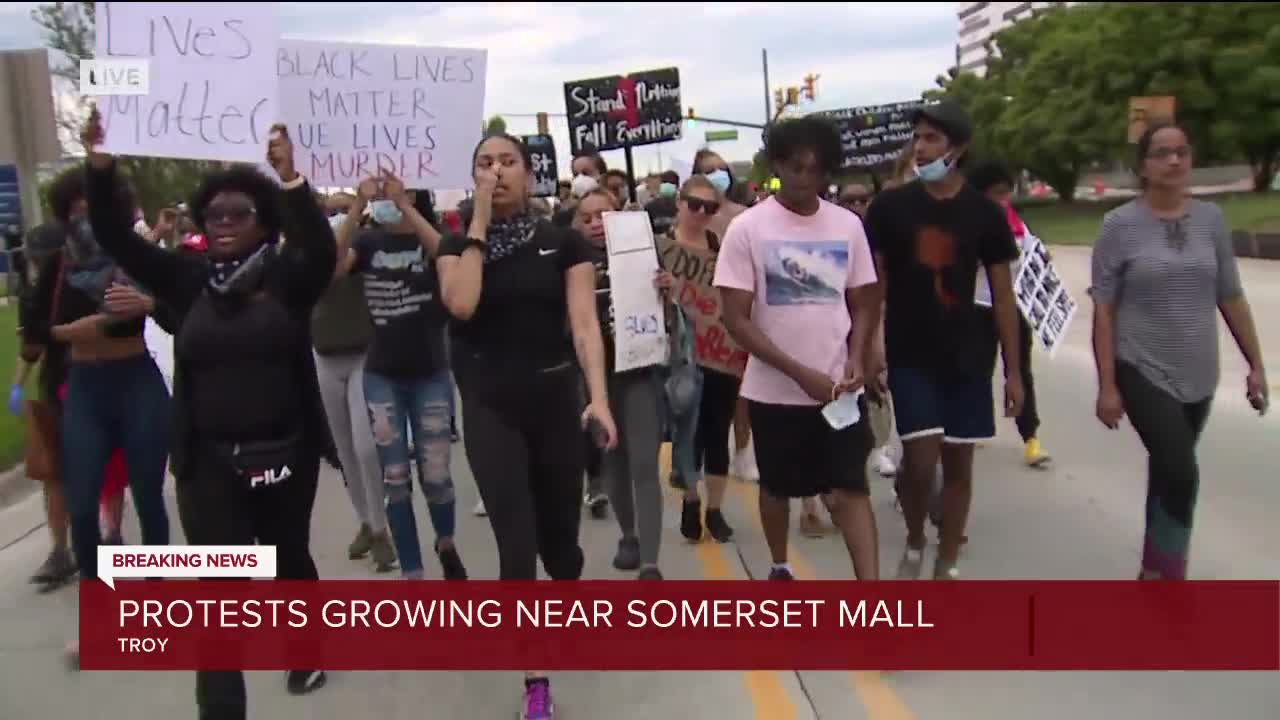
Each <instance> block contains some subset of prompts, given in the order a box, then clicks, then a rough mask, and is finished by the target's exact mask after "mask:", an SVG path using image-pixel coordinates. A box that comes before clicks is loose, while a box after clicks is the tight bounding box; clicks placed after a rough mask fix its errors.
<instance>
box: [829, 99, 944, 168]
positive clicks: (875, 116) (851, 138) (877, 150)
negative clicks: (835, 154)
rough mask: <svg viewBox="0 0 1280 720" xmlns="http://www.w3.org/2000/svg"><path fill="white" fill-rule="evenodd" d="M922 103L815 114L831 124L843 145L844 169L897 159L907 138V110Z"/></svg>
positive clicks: (909, 136) (864, 166)
mask: <svg viewBox="0 0 1280 720" xmlns="http://www.w3.org/2000/svg"><path fill="white" fill-rule="evenodd" d="M923 105H924V103H923V102H920V101H913V102H901V103H894V104H892V105H869V106H864V107H855V108H846V109H844V110H829V111H827V112H821V113H816V115H817V116H818V117H823V118H826V119H827V120H830V121H832V122H833V123H835V125H836V128H837V129H838V130H839V131H840V142H841V144H842V145H844V169H846V170H847V169H850V168H874V167H879V166H882V165H887V164H889V163H892V162H894V161H896V160H897V159H898V156H899V155H901V154H902V149H903V148H904V147H906V144H907V141H908V140H910V139H911V133H912V130H913V128H912V125H911V113H912V112H914V111H915V110H918V109H919V108H920V107H922V106H923Z"/></svg>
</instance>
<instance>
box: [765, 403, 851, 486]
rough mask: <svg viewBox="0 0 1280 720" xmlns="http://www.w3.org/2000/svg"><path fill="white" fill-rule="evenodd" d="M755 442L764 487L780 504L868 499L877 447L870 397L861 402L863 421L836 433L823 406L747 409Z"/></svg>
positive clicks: (770, 406) (766, 405)
mask: <svg viewBox="0 0 1280 720" xmlns="http://www.w3.org/2000/svg"><path fill="white" fill-rule="evenodd" d="M747 407H748V409H749V412H750V415H751V431H752V435H753V436H754V437H755V449H756V466H757V467H758V468H759V470H760V487H761V488H762V489H763V490H764V491H765V492H766V493H768V494H769V495H772V496H773V497H779V498H804V497H812V496H814V495H820V494H822V493H826V492H831V491H832V490H844V491H847V492H851V493H854V494H857V495H868V494H870V490H869V488H868V486H867V457H868V456H869V455H870V454H871V447H872V445H874V443H875V441H874V440H873V439H872V437H871V426H870V422H869V421H868V419H867V405H866V399H865V397H863V398H859V400H858V407H859V408H861V410H862V419H861V420H859V421H858V422H857V423H856V424H854V425H852V426H850V427H847V428H845V429H844V430H832V429H831V426H830V425H828V424H827V420H826V418H824V417H823V416H822V407H821V406H820V405H768V404H765V403H759V402H756V401H754V400H750V401H748V405H747Z"/></svg>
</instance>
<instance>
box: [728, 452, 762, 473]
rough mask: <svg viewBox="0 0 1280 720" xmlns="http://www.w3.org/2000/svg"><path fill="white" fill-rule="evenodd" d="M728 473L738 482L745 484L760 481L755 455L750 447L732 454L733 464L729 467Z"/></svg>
mask: <svg viewBox="0 0 1280 720" xmlns="http://www.w3.org/2000/svg"><path fill="white" fill-rule="evenodd" d="M729 472H730V473H732V474H733V475H734V476H735V477H737V478H738V479H739V480H745V481H747V482H759V481H760V470H759V469H758V468H757V467H756V458H755V453H754V452H753V451H752V447H751V446H750V445H748V446H747V447H746V448H745V449H742V450H738V451H736V452H735V453H734V455H733V463H731V465H730V467H729Z"/></svg>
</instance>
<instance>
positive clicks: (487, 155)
mask: <svg viewBox="0 0 1280 720" xmlns="http://www.w3.org/2000/svg"><path fill="white" fill-rule="evenodd" d="M473 160H474V162H473V166H474V168H473V174H474V177H475V181H476V192H475V202H474V207H473V211H472V217H471V223H470V229H469V232H468V233H467V235H466V236H465V237H461V236H450V237H448V238H446V239H445V241H444V242H443V243H442V245H441V248H440V257H439V259H438V260H437V261H436V267H437V268H438V270H439V273H440V288H441V294H442V296H443V298H444V304H445V307H446V308H447V309H448V310H449V313H450V314H451V315H452V316H453V318H454V322H453V325H452V336H451V343H452V351H453V360H454V362H453V367H454V373H455V374H456V376H457V380H458V389H459V391H460V392H461V395H462V408H463V413H462V419H463V422H464V424H465V428H464V430H465V432H464V433H463V439H464V444H465V447H466V452H467V460H468V462H469V463H470V464H471V470H472V473H473V474H474V475H475V480H476V486H477V487H478V488H479V490H480V497H481V499H483V500H484V504H485V508H486V509H487V510H488V514H489V523H490V525H491V526H492V527H493V534H494V537H495V539H496V540H497V543H498V558H499V564H500V566H501V570H500V578H501V579H502V580H535V579H537V560H538V558H539V557H541V558H542V566H543V568H544V569H545V570H546V571H547V574H548V575H550V576H551V577H552V579H555V580H576V579H578V578H579V577H580V576H581V574H582V563H583V557H582V548H580V547H579V546H578V526H579V522H580V520H581V515H580V512H579V508H580V507H581V498H582V472H583V453H582V442H581V432H582V427H583V425H593V426H595V428H596V430H597V434H598V436H599V440H600V444H602V445H604V446H606V447H608V448H612V447H614V446H615V445H616V444H617V430H616V429H615V426H614V422H613V416H612V415H611V414H610V412H609V400H608V396H607V391H606V387H605V374H604V344H603V340H602V339H601V335H600V324H599V321H598V318H597V317H596V303H595V270H594V268H593V266H592V264H591V261H590V259H589V257H590V253H589V249H588V248H587V247H586V241H585V240H583V238H582V236H581V235H579V234H578V233H577V232H574V231H572V230H569V229H567V228H558V227H555V226H553V225H552V224H551V223H549V222H547V221H545V220H537V219H535V218H534V217H532V216H531V215H530V213H529V211H528V195H529V191H528V188H529V180H530V173H531V168H532V162H531V161H530V158H529V150H528V148H526V147H525V146H524V144H523V143H521V142H520V141H519V140H517V139H515V138H513V137H510V136H507V135H494V136H490V137H488V138H486V139H485V140H484V141H482V142H481V143H480V145H479V146H477V147H476V150H475V154H474V155H473ZM570 337H572V341H571V340H570ZM575 354H576V359H577V361H578V363H580V364H581V369H579V366H578V365H577V364H575V362H574V359H575ZM583 372H585V374H586V378H587V385H588V388H589V394H590V402H589V404H588V405H587V407H586V410H585V411H583V410H582V408H581V407H580V405H579V401H578V397H579V395H578V377H579V374H580V373H583ZM551 707H552V703H551V693H550V684H549V682H548V680H547V679H546V677H544V676H542V675H540V674H536V673H528V674H527V675H526V680H525V698H524V713H525V714H524V717H526V718H529V719H530V720H533V719H535V718H536V719H537V720H546V719H547V718H550V717H551Z"/></svg>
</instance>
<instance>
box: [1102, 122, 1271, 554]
mask: <svg viewBox="0 0 1280 720" xmlns="http://www.w3.org/2000/svg"><path fill="white" fill-rule="evenodd" d="M1137 149H1138V157H1137V172H1138V175H1139V176H1140V177H1141V181H1142V194H1141V195H1140V196H1139V197H1138V198H1136V199H1135V200H1133V201H1131V202H1129V203H1127V204H1125V205H1123V206H1121V207H1118V208H1116V209H1115V210H1112V211H1111V212H1109V213H1107V215H1106V217H1105V218H1104V219H1103V221H1102V234H1101V236H1100V237H1099V238H1098V242H1097V244H1096V245H1095V246H1094V249H1093V282H1092V287H1091V288H1090V295H1091V296H1092V297H1093V301H1094V320H1093V322H1094V325H1093V345H1094V356H1095V359H1096V362H1097V368H1098V404H1097V415H1098V419H1099V420H1101V421H1102V423H1103V424H1104V425H1106V426H1107V427H1109V428H1112V429H1115V428H1117V427H1119V423H1120V420H1121V418H1123V417H1124V416H1125V415H1128V417H1129V420H1130V422H1132V423H1133V427H1134V430H1136V431H1137V433H1138V436H1139V437H1140V438H1141V439H1142V443H1143V445H1144V446H1146V449H1147V453H1148V460H1147V506H1146V535H1145V539H1144V544H1143V552H1142V570H1141V573H1140V575H1139V578H1140V579H1143V580H1158V579H1168V580H1182V579H1185V578H1186V571H1187V552H1188V549H1189V546H1190V543H1191V525H1192V515H1193V512H1194V510H1195V502H1196V493H1197V490H1198V487H1199V481H1200V476H1199V470H1198V468H1197V465H1196V442H1197V441H1198V440H1199V438H1200V433H1201V432H1202V431H1203V430H1204V426H1205V422H1206V420H1207V419H1208V416H1209V406H1210V403H1211V402H1212V400H1213V395H1214V392H1215V390H1216V389H1217V386H1218V377H1219V371H1218V328H1217V318H1216V314H1217V313H1219V312H1220V313H1221V314H1222V317H1223V319H1224V320H1225V321H1226V323H1227V326H1228V327H1229V328H1230V330H1231V334H1232V336H1233V337H1234V338H1235V339H1236V343H1237V345H1239V348H1240V351H1241V353H1243V354H1244V356H1245V359H1246V360H1247V361H1248V363H1249V375H1248V379H1247V381H1246V388H1245V392H1246V395H1247V397H1248V399H1249V402H1250V404H1251V405H1252V406H1253V407H1254V409H1256V410H1257V411H1258V412H1259V414H1261V413H1265V412H1266V409H1267V403H1268V397H1267V380H1266V371H1265V370H1264V369H1263V364H1262V353H1261V350H1260V348H1259V345H1258V336H1257V332H1256V330H1255V328H1254V323H1253V317H1252V315H1251V313H1250V311H1249V303H1248V302H1247V301H1246V300H1245V296H1244V290H1243V288H1242V287H1241V285H1240V274H1239V271H1238V269H1237V267H1236V259H1235V254H1234V252H1233V249H1232V245H1231V239H1230V236H1229V234H1228V232H1227V227H1226V222H1225V220H1224V218H1223V215H1222V210H1221V209H1220V208H1219V207H1218V206H1216V205H1214V204H1212V203H1207V202H1202V201H1200V200H1195V199H1193V198H1191V197H1190V195H1189V193H1188V191H1187V186H1188V180H1189V178H1190V175H1191V146H1190V144H1189V142H1188V139H1187V134H1186V133H1185V132H1184V131H1183V130H1182V129H1181V128H1178V127H1175V126H1153V127H1152V128H1150V129H1148V130H1147V132H1146V133H1145V134H1143V136H1142V138H1141V139H1140V140H1139V142H1138V148H1137Z"/></svg>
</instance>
